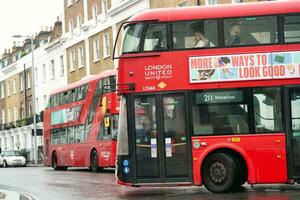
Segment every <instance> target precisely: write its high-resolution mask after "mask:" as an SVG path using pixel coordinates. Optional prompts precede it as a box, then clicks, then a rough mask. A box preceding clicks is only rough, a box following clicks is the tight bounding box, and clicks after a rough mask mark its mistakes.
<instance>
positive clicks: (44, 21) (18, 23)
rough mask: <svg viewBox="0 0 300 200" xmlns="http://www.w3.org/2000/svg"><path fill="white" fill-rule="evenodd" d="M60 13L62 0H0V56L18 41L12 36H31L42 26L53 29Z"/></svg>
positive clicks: (61, 11)
mask: <svg viewBox="0 0 300 200" xmlns="http://www.w3.org/2000/svg"><path fill="white" fill-rule="evenodd" d="M62 13H63V0H0V25H1V28H0V54H1V55H2V53H3V52H4V49H5V48H11V47H12V46H13V41H19V40H20V39H19V40H18V39H15V38H12V36H13V35H16V34H19V35H32V34H34V33H38V32H39V31H40V30H41V29H42V28H41V27H42V26H43V27H46V26H48V27H50V26H52V27H53V25H54V23H55V21H56V16H59V17H60V19H61V18H62ZM22 40H24V39H21V41H22Z"/></svg>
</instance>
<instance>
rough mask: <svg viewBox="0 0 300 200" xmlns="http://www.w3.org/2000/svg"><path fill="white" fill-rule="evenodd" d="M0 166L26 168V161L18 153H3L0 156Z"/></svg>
mask: <svg viewBox="0 0 300 200" xmlns="http://www.w3.org/2000/svg"><path fill="white" fill-rule="evenodd" d="M0 165H1V166H3V167H8V166H26V159H25V158H24V157H23V156H22V155H21V154H20V152H19V151H3V152H2V153H1V154H0Z"/></svg>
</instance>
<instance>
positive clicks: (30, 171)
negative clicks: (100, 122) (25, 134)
mask: <svg viewBox="0 0 300 200" xmlns="http://www.w3.org/2000/svg"><path fill="white" fill-rule="evenodd" d="M0 189H4V190H14V191H19V192H26V193H30V194H33V195H34V196H36V197H37V198H39V199H40V200H96V199H108V200H112V199H123V200H127V199H128V200H129V199H130V200H136V199H143V200H162V199H164V200H165V199H175V200H176V199H178V200H179V199H180V200H185V199H192V200H242V199H247V200H298V199H300V185H256V186H255V187H254V188H251V187H250V186H248V185H246V186H245V187H243V188H242V190H241V191H239V192H236V193H231V194H212V193H210V192H208V191H207V190H206V189H205V188H204V187H168V188H131V187H125V186H120V185H117V184H116V183H115V178H114V172H113V170H106V171H105V172H102V173H96V174H93V173H90V172H89V171H88V170H87V169H69V170H67V171H54V170H52V169H51V168H44V167H26V168H6V169H4V168H0Z"/></svg>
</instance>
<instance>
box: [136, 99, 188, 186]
mask: <svg viewBox="0 0 300 200" xmlns="http://www.w3.org/2000/svg"><path fill="white" fill-rule="evenodd" d="M134 110H135V116H134V128H135V151H136V154H135V156H136V159H135V160H136V182H137V183H151V182H155V183H164V182H185V183H186V182H191V173H190V171H191V170H190V169H191V166H190V163H191V162H189V160H190V158H189V150H188V149H189V138H188V135H187V127H186V117H187V116H186V97H185V96H184V95H182V94H175V95H173V94H172V95H147V96H136V97H135V98H134Z"/></svg>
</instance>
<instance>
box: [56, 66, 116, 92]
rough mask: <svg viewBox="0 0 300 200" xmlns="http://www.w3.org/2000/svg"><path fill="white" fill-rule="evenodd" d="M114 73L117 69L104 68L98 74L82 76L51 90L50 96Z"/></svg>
mask: <svg viewBox="0 0 300 200" xmlns="http://www.w3.org/2000/svg"><path fill="white" fill-rule="evenodd" d="M116 74H117V70H115V69H111V70H105V71H103V72H101V73H100V74H97V75H91V76H87V77H84V78H83V79H81V80H80V81H77V82H74V83H71V84H69V85H67V86H65V87H61V88H58V89H56V90H54V91H52V92H51V93H50V96H51V95H54V94H57V93H60V92H63V91H68V90H70V89H73V88H76V87H78V86H81V85H85V84H87V83H89V82H91V81H93V80H98V79H102V78H106V77H109V76H113V75H116Z"/></svg>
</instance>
